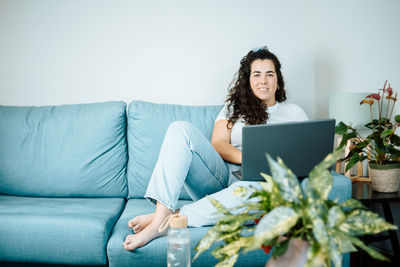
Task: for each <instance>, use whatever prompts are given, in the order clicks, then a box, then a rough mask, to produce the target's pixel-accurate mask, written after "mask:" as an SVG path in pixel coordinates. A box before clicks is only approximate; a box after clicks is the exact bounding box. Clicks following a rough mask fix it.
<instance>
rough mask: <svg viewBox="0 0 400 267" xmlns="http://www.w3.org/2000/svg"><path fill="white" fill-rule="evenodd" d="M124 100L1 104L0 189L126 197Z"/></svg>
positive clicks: (10, 192)
mask: <svg viewBox="0 0 400 267" xmlns="http://www.w3.org/2000/svg"><path fill="white" fill-rule="evenodd" d="M126 163H127V145H126V104H125V103H123V102H104V103H94V104H78V105H63V106H45V107H14V106H0V194H8V195H20V196H40V197H126V196H127V184H126Z"/></svg>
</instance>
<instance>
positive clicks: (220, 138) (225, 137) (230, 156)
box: [211, 120, 242, 164]
mask: <svg viewBox="0 0 400 267" xmlns="http://www.w3.org/2000/svg"><path fill="white" fill-rule="evenodd" d="M227 124H228V121H227V120H219V121H217V122H216V123H215V124H214V130H213V133H212V137H211V144H212V145H213V147H214V148H215V150H216V151H217V152H218V153H219V154H220V155H221V157H222V158H223V159H224V160H225V161H228V162H232V163H235V164H242V151H240V150H239V149H237V148H236V147H234V146H233V145H232V144H231V132H232V129H228V128H227V127H226V125H227Z"/></svg>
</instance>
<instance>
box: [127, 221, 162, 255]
mask: <svg viewBox="0 0 400 267" xmlns="http://www.w3.org/2000/svg"><path fill="white" fill-rule="evenodd" d="M158 227H159V224H158V223H155V222H152V223H150V224H149V225H148V226H147V227H146V228H144V230H143V231H141V232H140V233H138V234H134V235H128V236H127V237H126V239H125V242H124V248H125V249H126V250H134V249H136V248H139V247H143V246H144V245H146V244H147V243H149V242H150V241H151V240H153V239H155V238H157V237H160V236H164V235H166V231H164V232H162V233H160V232H159V231H158Z"/></svg>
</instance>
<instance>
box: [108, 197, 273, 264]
mask: <svg viewBox="0 0 400 267" xmlns="http://www.w3.org/2000/svg"><path fill="white" fill-rule="evenodd" d="M185 203H190V201H188V200H180V201H179V202H178V205H179V206H182V205H184V204H185ZM152 212H154V206H153V205H152V204H150V203H149V202H148V201H147V200H144V199H130V200H128V202H127V204H126V206H125V209H124V212H123V213H122V215H121V217H120V218H119V220H118V222H117V224H116V225H115V227H114V230H113V232H112V234H111V237H110V240H109V242H108V245H107V255H108V261H109V266H110V267H124V266H126V267H128V266H151V267H155V266H166V265H167V237H165V236H164V237H160V238H157V239H154V240H152V241H151V242H149V243H148V244H147V245H146V246H144V247H141V248H138V249H136V250H134V251H127V250H125V249H124V247H123V245H122V243H123V242H124V240H125V237H126V236H127V235H130V234H133V231H132V229H130V228H128V221H129V220H130V219H132V218H133V217H135V216H138V215H141V214H147V213H152ZM189 229H190V239H191V241H190V246H191V253H192V254H191V256H192V259H193V256H194V255H195V254H194V252H193V249H194V248H195V246H196V244H197V243H198V242H199V241H200V239H201V238H202V237H203V236H204V234H205V233H206V232H207V231H208V229H210V227H200V228H189ZM212 249H213V248H212ZM212 249H211V250H212ZM211 250H208V251H205V252H203V253H202V254H201V255H200V257H199V258H197V259H196V260H195V261H194V262H192V266H215V265H216V264H217V263H218V261H217V260H216V259H215V258H214V257H213V256H212V255H211V254H210V252H211ZM268 258H269V255H266V254H265V253H264V251H263V250H261V249H259V250H256V251H252V252H249V253H247V254H245V255H241V256H240V257H239V259H238V262H237V263H236V265H235V266H264V265H265V262H266V261H267V259H268Z"/></svg>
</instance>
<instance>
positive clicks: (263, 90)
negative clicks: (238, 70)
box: [250, 59, 278, 106]
mask: <svg viewBox="0 0 400 267" xmlns="http://www.w3.org/2000/svg"><path fill="white" fill-rule="evenodd" d="M250 87H251V90H252V91H253V93H254V95H255V96H256V97H257V98H258V99H260V100H261V101H263V102H264V103H265V104H266V105H267V106H273V105H275V103H276V100H275V92H276V90H277V87H278V77H277V75H276V71H275V66H274V63H273V61H272V60H270V59H256V60H254V61H253V62H252V63H251V66H250Z"/></svg>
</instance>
